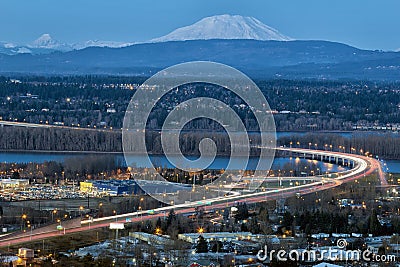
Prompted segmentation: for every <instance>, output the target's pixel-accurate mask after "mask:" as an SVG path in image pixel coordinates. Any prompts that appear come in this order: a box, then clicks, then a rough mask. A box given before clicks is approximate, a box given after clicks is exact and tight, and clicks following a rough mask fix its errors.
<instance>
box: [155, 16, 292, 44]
mask: <svg viewBox="0 0 400 267" xmlns="http://www.w3.org/2000/svg"><path fill="white" fill-rule="evenodd" d="M208 39H253V40H262V41H266V40H277V41H289V40H292V39H291V38H290V37H288V36H286V35H283V34H281V33H280V32H278V31H277V30H276V29H274V28H272V27H269V26H267V25H265V24H263V23H262V22H261V21H259V20H257V19H255V18H253V17H243V16H239V15H218V16H212V17H206V18H203V19H202V20H200V21H198V22H196V23H194V24H192V25H189V26H186V27H182V28H178V29H176V30H174V31H172V32H171V33H169V34H167V35H165V36H162V37H159V38H156V39H153V40H151V42H167V41H185V40H208Z"/></svg>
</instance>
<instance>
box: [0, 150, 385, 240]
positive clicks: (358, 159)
mask: <svg viewBox="0 0 400 267" xmlns="http://www.w3.org/2000/svg"><path fill="white" fill-rule="evenodd" d="M277 149H279V150H285V151H291V152H296V153H312V154H315V155H324V156H332V157H334V156H339V157H341V158H345V159H347V160H352V161H354V162H355V163H356V164H355V167H354V168H353V169H351V171H348V172H346V173H344V174H339V177H338V178H336V179H335V181H333V180H332V179H327V178H326V179H320V180H318V179H315V180H317V181H315V182H312V183H309V184H305V185H301V186H295V187H290V188H281V189H276V190H270V191H265V192H264V191H262V192H255V193H250V194H246V195H233V196H226V197H220V198H215V199H208V200H207V202H209V203H210V205H202V206H204V208H205V209H206V210H212V209H220V208H225V207H230V206H233V205H235V203H236V202H246V203H257V202H265V201H271V200H276V199H278V198H286V197H290V196H293V195H295V194H301V195H303V194H309V193H313V192H317V191H322V190H327V189H329V188H333V187H336V186H338V185H340V184H342V183H346V182H350V181H353V180H356V179H360V178H363V177H365V176H366V175H370V174H372V173H374V172H376V171H377V172H378V176H379V179H380V181H381V183H382V184H387V182H386V179H385V175H384V172H383V171H382V170H381V165H380V162H379V161H378V160H376V159H373V158H369V157H365V156H359V155H354V154H345V153H340V152H331V151H329V152H328V151H320V150H308V149H300V148H277ZM292 179H295V177H292ZM196 206H198V202H192V203H185V204H178V205H174V206H168V207H163V208H158V209H154V212H155V214H148V211H140V212H134V213H128V214H120V215H115V216H110V217H104V218H98V219H93V220H92V221H89V220H86V221H82V224H81V226H78V227H74V228H69V229H65V230H64V231H58V230H53V231H43V232H39V233H35V234H33V235H31V234H30V233H21V234H19V235H14V236H12V237H9V238H7V237H3V238H1V239H0V247H6V246H9V245H16V244H21V243H26V242H30V241H37V240H42V239H46V238H51V237H56V236H59V235H63V234H70V233H79V232H83V231H89V230H93V229H98V228H103V227H108V226H109V223H110V222H121V223H126V218H129V219H130V221H131V222H132V223H135V222H140V221H146V220H149V219H155V218H158V217H163V216H165V214H166V213H167V212H168V211H169V210H171V209H174V210H175V212H176V213H177V214H189V213H193V212H195V207H196ZM37 230H38V229H37Z"/></svg>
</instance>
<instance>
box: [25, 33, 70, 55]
mask: <svg viewBox="0 0 400 267" xmlns="http://www.w3.org/2000/svg"><path fill="white" fill-rule="evenodd" d="M28 47H30V48H41V49H51V50H59V51H70V50H72V47H71V45H69V44H65V43H62V42H60V41H58V40H55V39H53V38H52V37H51V36H50V34H48V33H45V34H42V35H41V36H40V37H39V38H37V39H36V40H35V41H33V42H32V43H31V44H29V45H28Z"/></svg>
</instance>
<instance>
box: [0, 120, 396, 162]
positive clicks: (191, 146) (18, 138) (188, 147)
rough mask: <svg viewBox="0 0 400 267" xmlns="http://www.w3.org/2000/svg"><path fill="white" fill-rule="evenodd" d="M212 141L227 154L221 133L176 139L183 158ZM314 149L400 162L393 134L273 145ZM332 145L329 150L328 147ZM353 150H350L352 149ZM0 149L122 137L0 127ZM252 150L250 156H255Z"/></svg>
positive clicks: (91, 143) (318, 137)
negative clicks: (361, 154)
mask: <svg viewBox="0 0 400 267" xmlns="http://www.w3.org/2000/svg"><path fill="white" fill-rule="evenodd" d="M146 137H147V138H146V141H147V142H146V145H147V151H148V152H149V153H150V154H162V153H163V150H162V146H161V138H160V133H159V132H155V131H149V132H148V133H147V135H146ZM205 137H207V138H210V139H212V140H213V141H214V142H215V143H216V144H217V147H218V152H217V154H218V155H225V156H226V155H229V154H230V141H229V138H228V136H227V135H226V134H225V133H223V132H204V133H199V132H184V133H182V134H181V136H180V148H181V151H182V152H183V153H185V154H187V155H199V150H198V145H199V142H200V141H201V140H202V139H203V138H205ZM251 139H252V142H251V144H253V145H256V144H258V142H259V136H258V135H257V134H253V135H251ZM290 143H292V145H293V146H296V147H303V148H318V149H328V150H331V149H332V150H335V151H339V150H340V151H343V147H344V150H345V151H346V152H348V153H363V154H364V153H366V152H369V153H370V154H372V155H378V156H380V157H383V158H385V159H400V138H399V137H398V135H397V134H392V133H386V134H367V133H363V132H359V133H354V134H352V135H351V136H347V135H341V134H333V133H308V134H304V135H300V134H293V135H284V136H282V137H280V138H278V140H277V145H286V146H290ZM331 145H332V147H330V146H331ZM352 148H353V149H352ZM0 150H3V151H5V150H7V151H9V150H35V151H40V150H44V151H97V152H121V151H122V137H121V132H120V131H101V130H88V129H87V130H83V129H82V130H71V129H63V128H57V127H53V128H47V129H44V128H25V127H10V126H4V127H0ZM258 153H259V150H258V149H256V148H253V149H252V150H251V155H254V156H256V155H258Z"/></svg>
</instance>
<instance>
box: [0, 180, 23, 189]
mask: <svg viewBox="0 0 400 267" xmlns="http://www.w3.org/2000/svg"><path fill="white" fill-rule="evenodd" d="M28 185H29V180H28V179H10V178H8V179H0V188H2V189H5V188H25V187H27V186H28Z"/></svg>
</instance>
